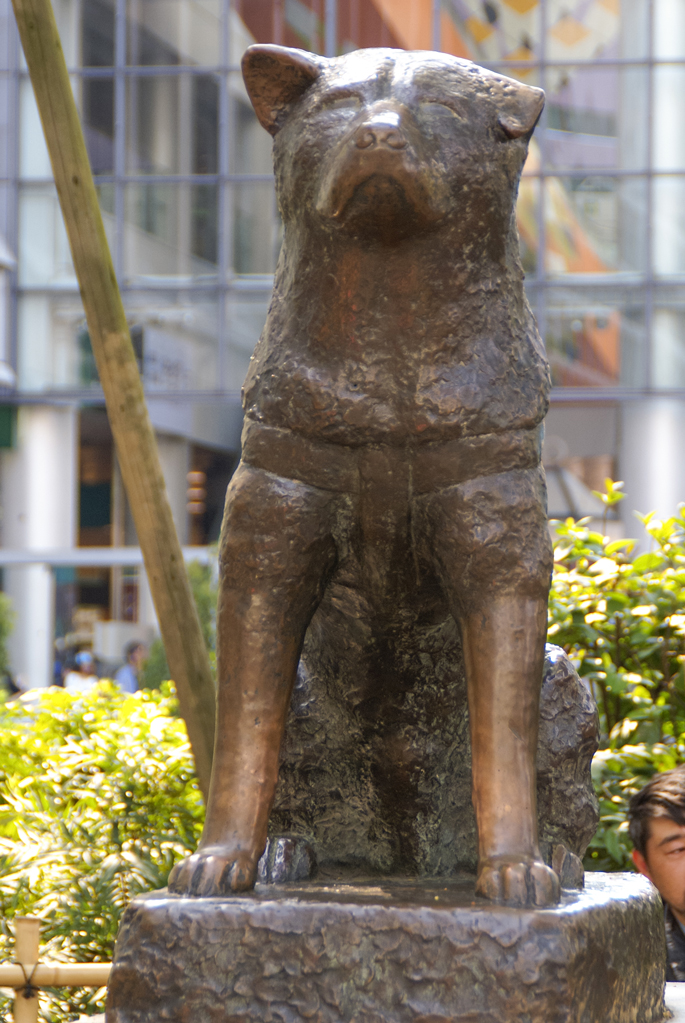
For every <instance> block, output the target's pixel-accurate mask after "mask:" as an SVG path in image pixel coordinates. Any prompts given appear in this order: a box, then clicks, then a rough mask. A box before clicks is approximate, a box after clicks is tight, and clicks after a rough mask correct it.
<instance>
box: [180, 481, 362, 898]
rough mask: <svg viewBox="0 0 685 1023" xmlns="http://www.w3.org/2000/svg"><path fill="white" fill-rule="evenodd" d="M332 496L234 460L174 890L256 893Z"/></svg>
mask: <svg viewBox="0 0 685 1023" xmlns="http://www.w3.org/2000/svg"><path fill="white" fill-rule="evenodd" d="M341 500H344V498H342V499H341V497H340V496H339V495H333V494H330V493H328V492H327V491H324V490H319V489H316V488H313V487H309V486H306V485H305V484H302V483H298V482H296V481H293V480H289V479H283V478H281V477H278V476H275V475H273V474H271V473H267V472H264V471H263V470H261V469H256V468H253V467H251V466H248V465H245V464H241V466H240V467H239V468H238V471H237V472H236V474H235V476H234V477H233V480H232V481H231V484H230V486H229V489H228V493H227V496H226V511H225V515H224V522H223V526H222V536H221V547H220V559H221V582H220V592H219V605H218V614H217V654H218V656H217V673H218V685H219V692H218V709H217V731H216V746H215V752H214V766H213V772H212V782H211V786H210V793H209V801H208V806H207V819H206V823H205V828H204V832H203V836H202V841H201V843H200V846H199V848H198V851H197V853H195V854H194V855H193V856H190V857H189V858H188V859H186V860H184V861H183V863H181V864H179V865H178V866H177V867H176V868H175V869H174V871H173V873H172V875H171V877H170V881H169V888H170V890H171V891H173V892H178V893H187V894H190V895H200V896H203V895H204V896H211V895H218V894H225V893H228V892H230V891H242V890H246V889H248V888H251V887H252V885H253V884H254V881H255V874H256V869H257V863H258V860H259V858H260V856H261V854H262V852H263V851H264V847H265V844H266V837H267V824H268V820H269V812H270V810H271V804H272V802H273V797H274V790H275V786H276V781H277V777H278V758H279V750H280V746H281V739H282V736H283V729H284V726H285V720H286V716H287V712H288V707H289V704H290V695H291V692H292V687H293V682H294V679H295V674H296V671H297V664H298V660H299V657H300V651H301V649H302V643H303V640H304V635H305V631H306V629H307V626H308V624H309V622H310V620H311V617H312V615H313V613H314V611H315V610H316V607H317V605H318V603H319V601H320V599H321V595H322V593H323V590H324V587H325V584H326V581H327V579H328V578H329V576H330V573H331V571H332V569H333V567H334V564H335V559H336V547H335V542H334V540H333V535H332V534H333V523H334V520H335V515H336V507H337V505H338V504H339V503H340V501H341Z"/></svg>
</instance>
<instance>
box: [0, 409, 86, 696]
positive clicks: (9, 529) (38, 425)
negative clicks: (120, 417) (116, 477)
mask: <svg viewBox="0 0 685 1023" xmlns="http://www.w3.org/2000/svg"><path fill="white" fill-rule="evenodd" d="M77 415H78V414H77V411H76V409H74V408H54V407H49V406H23V407H21V408H20V409H19V412H18V417H17V449H16V450H15V451H8V452H5V453H4V454H3V459H2V494H3V545H4V546H5V547H9V548H15V549H22V550H44V549H46V548H53V547H72V546H74V545H75V543H76V514H77V501H76V483H77V479H78V474H77V453H78V450H77V449H78V420H77ZM5 592H6V593H7V594H8V596H10V597H11V598H12V601H13V603H14V611H15V615H16V620H15V626H14V631H13V633H12V635H11V637H10V640H9V644H8V645H9V652H10V664H11V667H12V671H13V672H14V674H15V675H17V676H19V679H20V681H21V684H22V686H23V687H24V688H35V687H37V686H47V685H50V684H51V683H52V667H53V658H54V615H55V606H54V579H53V575H52V572H51V570H50V569H49V568H46V567H45V566H44V565H34V566H28V567H16V568H7V569H5Z"/></svg>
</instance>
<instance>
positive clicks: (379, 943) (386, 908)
mask: <svg viewBox="0 0 685 1023" xmlns="http://www.w3.org/2000/svg"><path fill="white" fill-rule="evenodd" d="M664 970H665V943H664V931H663V918H662V909H661V903H660V900H659V898H658V896H657V894H656V891H655V889H654V888H652V886H651V885H650V884H649V882H647V881H646V880H645V879H644V878H642V877H639V876H637V875H634V874H613V875H612V874H587V875H586V886H585V889H584V890H583V891H580V892H566V893H565V894H564V897H563V901H562V904H561V905H560V906H558V907H557V908H555V909H551V910H516V909H510V908H506V907H502V906H494V905H491V904H489V903H487V902H485V901H484V900H481V899H477V898H476V897H475V895H474V891H473V880H472V879H463V880H459V879H449V880H448V879H440V880H432V881H426V880H418V879H406V880H402V879H388V878H376V879H368V878H367V879H365V880H363V881H361V880H357V881H349V880H347V881H344V882H343V881H336V880H335V879H321V880H319V881H316V882H307V883H306V884H302V885H297V884H291V885H283V886H280V885H279V886H273V885H261V886H258V887H257V889H256V891H255V892H254V893H253V894H250V895H247V896H241V897H236V898H226V899H187V898H181V897H177V896H170V895H167V894H166V893H165V892H155V893H153V894H151V895H148V896H144V897H141V898H138V899H136V900H135V901H134V902H133V903H131V905H130V906H129V907H128V909H127V911H126V913H125V915H124V918H123V921H122V925H121V930H120V933H119V938H118V941H117V949H116V954H115V963H114V968H113V971H112V976H111V980H110V985H109V994H108V1001H107V1013H106V1020H107V1023H162V1021H164V1023H167V1021H168V1023H191V1021H192V1023H252V1021H259V1023H262V1021H263V1023H657V1021H659V1020H661V1019H662V1018H663V1012H664V1008H663V992H664Z"/></svg>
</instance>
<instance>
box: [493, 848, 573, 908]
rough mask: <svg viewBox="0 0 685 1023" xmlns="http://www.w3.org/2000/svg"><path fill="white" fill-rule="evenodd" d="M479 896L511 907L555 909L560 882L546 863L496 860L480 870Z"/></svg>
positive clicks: (507, 858)
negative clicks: (547, 907)
mask: <svg viewBox="0 0 685 1023" xmlns="http://www.w3.org/2000/svg"><path fill="white" fill-rule="evenodd" d="M476 893H477V894H478V895H482V896H484V897H485V898H486V899H490V900H491V901H492V902H502V903H504V904H505V905H507V906H529V907H536V908H542V907H543V906H555V905H556V904H557V903H558V902H559V896H560V886H559V878H558V877H557V875H556V873H555V872H554V870H552V868H551V867H548V866H546V864H544V863H543V862H542V860H537V859H530V860H525V859H521V860H518V859H516V858H515V857H504V856H503V857H493V859H491V860H486V861H485V862H484V863H482V864H481V865H480V867H479V870H478V880H477V882H476Z"/></svg>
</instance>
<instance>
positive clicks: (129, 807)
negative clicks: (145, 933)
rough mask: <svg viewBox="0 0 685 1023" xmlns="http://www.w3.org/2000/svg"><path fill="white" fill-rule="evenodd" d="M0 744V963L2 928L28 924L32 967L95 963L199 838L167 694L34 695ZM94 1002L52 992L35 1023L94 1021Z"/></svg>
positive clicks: (99, 995)
mask: <svg viewBox="0 0 685 1023" xmlns="http://www.w3.org/2000/svg"><path fill="white" fill-rule="evenodd" d="M34 694H35V691H34ZM0 736H1V740H0V903H1V904H0V917H2V933H0V959H3V960H7V959H8V958H10V957H11V947H10V944H9V942H10V940H11V930H10V927H9V926H8V924H11V920H12V918H13V917H14V916H15V915H17V914H35V915H37V916H39V917H40V918H41V919H42V921H43V956H44V958H49V959H52V960H64V961H73V962H97V961H107V960H109V959H111V957H112V953H113V950H114V939H115V937H116V932H117V927H118V924H119V917H120V915H121V912H122V910H123V908H124V907H125V905H126V904H127V902H128V901H129V900H130V899H131V898H132V897H133V896H134V895H136V894H138V893H139V892H143V891H149V890H150V889H154V888H162V887H164V885H165V884H166V879H167V876H168V874H169V871H170V869H171V867H172V866H173V864H174V862H175V861H176V860H177V859H180V858H181V857H182V856H183V855H185V854H187V852H188V850H192V849H194V848H195V847H196V845H197V842H198V840H199V837H200V832H201V827H202V820H203V816H204V808H203V804H202V798H201V795H200V791H199V789H198V786H197V782H196V780H195V775H194V769H193V761H192V756H191V753H190V747H189V744H188V739H187V736H186V731H185V725H184V723H183V721H182V720H181V718H179V717H178V716H177V706H176V699H175V697H174V695H173V688H172V686H171V685H170V683H165V684H164V685H163V687H162V690H161V691H159V690H158V691H143V692H140V693H136V694H135V695H133V696H127V695H124V694H122V693H121V692H120V691H119V690H118V689H117V687H116V686H114V685H113V684H112V683H110V682H101V683H100V684H99V686H98V687H97V689H96V690H95V691H94V692H93V693H89V694H88V695H86V696H81V697H78V696H72V695H70V694H69V693H67V692H65V691H64V690H62V689H49V690H45V691H43V692H42V693H40V695H37V697H36V700H35V701H31V702H28V701H27V700H26V698H23V699H22V700H19V701H15V702H13V703H10V704H7V705H5V706H3V707H0ZM103 994H104V993H103V992H95V993H93V992H91V991H88V990H87V989H83V990H79V991H66V990H65V991H63V992H61V993H59V992H55V993H52V994H50V995H49V996H42V998H41V1006H42V1008H41V1013H42V1014H43V1017H44V1018H45V1019H50V1020H55V1021H63V1020H67V1019H76V1018H77V1017H78V1015H79V1013H81V1012H89V1013H92V1012H95V1011H100V1012H101V1011H102V1004H103ZM2 1008H3V1007H2V1006H0V1013H1V1012H2Z"/></svg>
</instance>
